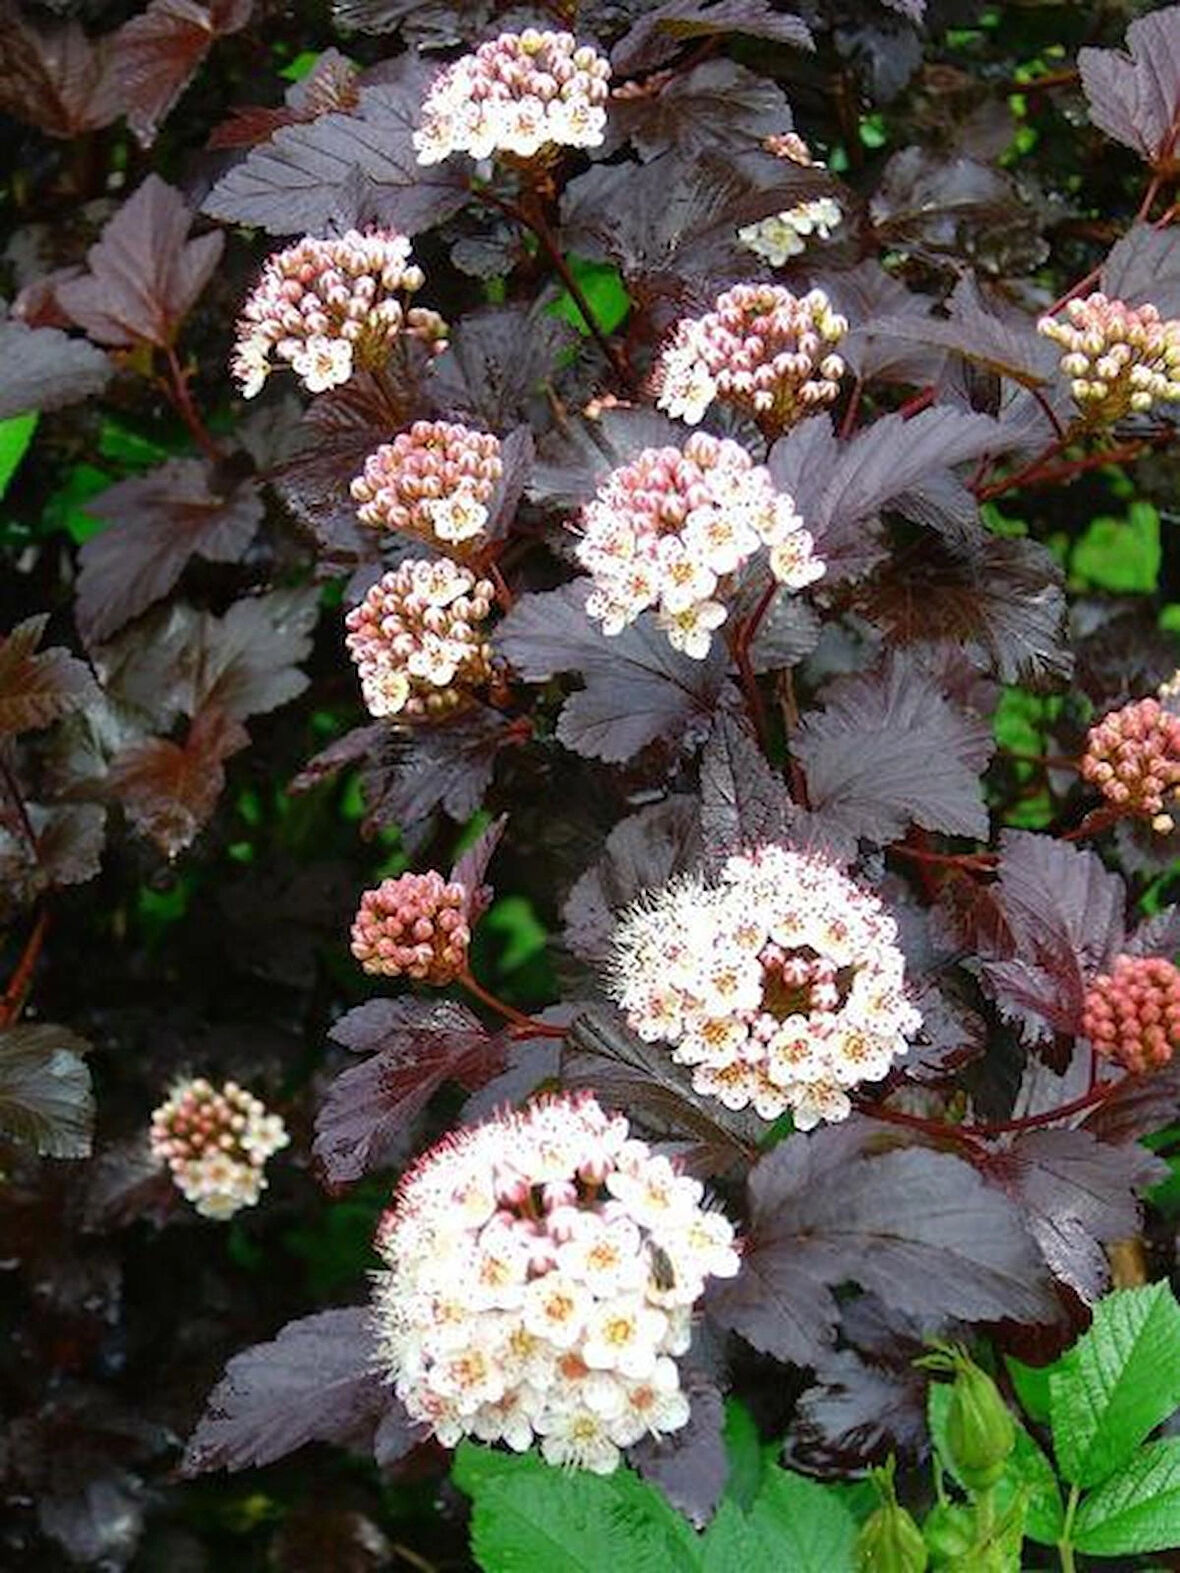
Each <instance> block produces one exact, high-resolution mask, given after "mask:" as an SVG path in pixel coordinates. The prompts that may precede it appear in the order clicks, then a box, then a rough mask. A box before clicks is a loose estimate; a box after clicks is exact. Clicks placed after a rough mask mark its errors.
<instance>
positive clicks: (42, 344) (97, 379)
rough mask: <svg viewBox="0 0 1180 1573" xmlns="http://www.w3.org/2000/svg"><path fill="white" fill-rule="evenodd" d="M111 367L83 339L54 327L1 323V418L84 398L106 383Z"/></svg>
mask: <svg viewBox="0 0 1180 1573" xmlns="http://www.w3.org/2000/svg"><path fill="white" fill-rule="evenodd" d="M113 371H114V368H113V367H112V365H111V363H110V361H109V360H108V359H107V357H106V356H105V355H104V354H103V352H102V351H101V350H100V349H98V348H97V347H96V346H95V345H93V344H89V343H87V341H86V340H85V339H71V338H70V337H68V335H66V334H65V333H62V332H61V331H60V329H58V328H29V327H26V326H25V324H24V323H23V322H14V321H11V320H6V321H3V322H0V420H7V419H8V418H9V416H11V415H23V414H24V413H25V412H26V411H27V410H56V409H60V408H61V406H62V405H63V404H76V403H78V401H79V400H81V399H88V398H89V397H90V396H91V394H93V393H100V392H101V391H102V389H103V388H105V387H106V385H107V383H108V382H109V380H110V378H111V375H112V373H113Z"/></svg>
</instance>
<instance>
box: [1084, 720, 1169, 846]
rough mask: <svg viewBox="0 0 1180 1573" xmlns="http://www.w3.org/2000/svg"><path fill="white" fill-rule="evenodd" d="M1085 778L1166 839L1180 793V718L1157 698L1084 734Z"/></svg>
mask: <svg viewBox="0 0 1180 1573" xmlns="http://www.w3.org/2000/svg"><path fill="white" fill-rule="evenodd" d="M1081 773H1082V776H1083V778H1084V779H1085V780H1086V781H1089V782H1091V783H1092V784H1093V785H1094V786H1096V787H1098V789H1099V790H1100V791H1101V793H1102V795H1103V796H1104V797H1105V798H1106V800H1107V801H1108V802H1109V803H1110V804H1112V805H1113V807H1115V808H1117V809H1119V810H1120V811H1121V812H1122V813H1125V814H1129V815H1136V816H1138V817H1139V818H1142V819H1150V820H1151V823H1152V828H1153V829H1154V830H1158V831H1160V832H1161V834H1167V833H1168V832H1169V831H1171V830H1173V829H1174V828H1175V821H1174V819H1173V816H1172V810H1173V808H1174V807H1175V803H1176V796H1177V792H1178V791H1180V716H1177V715H1173V714H1172V713H1171V711H1169V710H1166V709H1165V708H1164V707H1163V706H1162V705H1161V704H1160V702H1159V700H1158V699H1136V700H1134V701H1132V703H1131V704H1127V705H1123V707H1122V709H1121V710H1113V711H1112V712H1111V713H1110V715H1108V716H1104V717H1103V719H1102V720H1101V721H1100V722H1099V723H1098V725H1097V726H1092V727H1091V728H1090V730H1089V732H1088V733H1087V735H1086V752H1085V753H1084V755H1083V756H1082V765H1081Z"/></svg>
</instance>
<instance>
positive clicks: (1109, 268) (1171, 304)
mask: <svg viewBox="0 0 1180 1573" xmlns="http://www.w3.org/2000/svg"><path fill="white" fill-rule="evenodd" d="M1176 11H1177V13H1178V14H1180V6H1177V7H1176ZM1099 284H1100V286H1101V288H1102V290H1103V292H1104V293H1105V294H1107V295H1110V296H1113V297H1114V298H1115V299H1116V300H1125V301H1126V302H1127V304H1128V305H1129V306H1142V305H1144V304H1146V303H1150V304H1151V305H1153V306H1155V307H1156V309H1157V310H1158V311H1159V314H1160V316H1161V317H1175V316H1177V315H1180V235H1178V234H1177V233H1176V231H1175V230H1174V229H1156V227H1155V225H1154V224H1133V225H1132V226H1131V228H1130V229H1129V230H1128V231H1127V233H1126V234H1125V235H1124V236H1123V237H1122V239H1121V240H1120V241H1118V242H1117V243H1116V244H1115V245H1114V246H1113V247H1112V248H1111V252H1110V255H1109V256H1108V257H1107V259H1106V261H1105V262H1104V263H1103V264H1102V276H1101V278H1100V279H1099Z"/></svg>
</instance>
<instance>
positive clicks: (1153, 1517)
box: [1073, 1437, 1180, 1557]
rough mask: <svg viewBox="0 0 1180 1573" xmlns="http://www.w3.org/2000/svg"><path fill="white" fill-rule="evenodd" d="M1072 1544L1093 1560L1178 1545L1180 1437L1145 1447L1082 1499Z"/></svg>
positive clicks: (1179, 1541) (1179, 1537)
mask: <svg viewBox="0 0 1180 1573" xmlns="http://www.w3.org/2000/svg"><path fill="white" fill-rule="evenodd" d="M1073 1543H1074V1545H1075V1547H1076V1548H1077V1549H1078V1550H1079V1551H1083V1552H1086V1553H1087V1554H1088V1555H1090V1556H1096V1557H1114V1556H1130V1555H1131V1554H1132V1553H1134V1552H1138V1551H1174V1550H1175V1548H1176V1547H1177V1546H1180V1438H1177V1437H1171V1438H1169V1439H1168V1440H1167V1441H1166V1442H1150V1443H1148V1445H1147V1446H1146V1447H1142V1448H1140V1449H1139V1451H1138V1452H1137V1453H1133V1454H1132V1455H1131V1459H1130V1461H1129V1462H1128V1463H1127V1464H1125V1465H1124V1466H1123V1468H1122V1469H1120V1470H1119V1472H1118V1473H1117V1474H1115V1475H1111V1476H1110V1478H1109V1479H1108V1480H1105V1481H1104V1482H1103V1483H1102V1485H1100V1486H1099V1487H1098V1489H1097V1490H1096V1491H1091V1492H1090V1494H1089V1495H1088V1496H1086V1497H1085V1498H1083V1500H1082V1505H1081V1507H1080V1508H1079V1509H1078V1516H1077V1518H1076V1520H1075V1521H1074V1533H1073Z"/></svg>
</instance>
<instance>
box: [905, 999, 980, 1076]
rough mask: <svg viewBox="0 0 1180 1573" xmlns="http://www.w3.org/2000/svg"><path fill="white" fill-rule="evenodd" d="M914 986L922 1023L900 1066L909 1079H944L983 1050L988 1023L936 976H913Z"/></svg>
mask: <svg viewBox="0 0 1180 1573" xmlns="http://www.w3.org/2000/svg"><path fill="white" fill-rule="evenodd" d="M911 988H912V997H913V1002H914V1004H915V1006H916V1007H917V1009H918V1010H919V1012H920V1013H921V1016H922V1025H921V1027H920V1028H919V1030H918V1032H917V1033H916V1034H915V1035H914V1037H913V1038H912V1040H911V1041H910V1044H909V1047H908V1048H907V1050H906V1052H905V1054H904V1055H903V1056H902V1057H901V1059H899V1060H898V1061H897V1068H898V1069H899V1070H901V1071H903V1072H904V1074H905V1076H906V1078H907V1080H909V1081H917V1082H935V1083H937V1082H940V1081H945V1080H946V1078H947V1077H948V1076H951V1075H953V1074H954V1072H955V1071H957V1070H960V1069H961V1068H962V1067H963V1066H964V1065H967V1064H970V1062H971V1061H972V1060H975V1059H978V1058H979V1056H980V1055H981V1054H983V1053H984V1051H985V1049H986V1047H987V1023H986V1022H985V1021H984V1019H983V1017H982V1016H980V1015H979V1014H978V1012H977V1011H974V1010H972V1009H971V1007H970V1006H969V1005H967V1004H966V1003H964V1001H963V1000H961V999H959V998H958V997H957V996H956V995H954V994H952V993H950V992H949V991H948V990H947V989H945V988H942V987H940V986H939V983H938V980H937V978H935V977H934V976H926V977H923V978H916V979H914V981H913V984H912V986H911Z"/></svg>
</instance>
